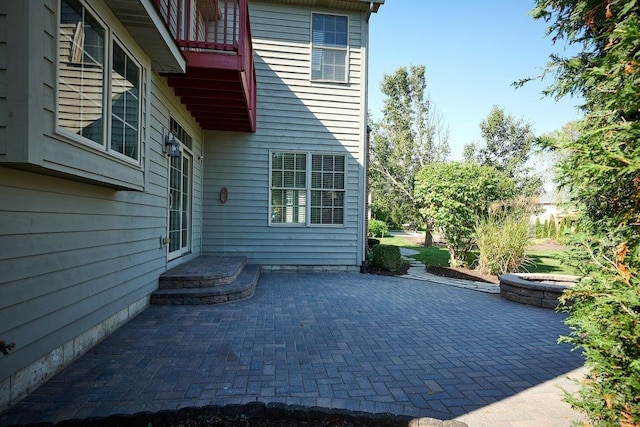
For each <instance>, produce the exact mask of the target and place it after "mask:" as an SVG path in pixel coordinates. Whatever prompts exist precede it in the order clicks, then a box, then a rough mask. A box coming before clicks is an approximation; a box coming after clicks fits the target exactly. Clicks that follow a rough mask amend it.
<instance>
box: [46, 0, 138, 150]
mask: <svg viewBox="0 0 640 427" xmlns="http://www.w3.org/2000/svg"><path fill="white" fill-rule="evenodd" d="M59 31H60V34H59V40H58V55H59V58H58V67H59V68H58V126H59V128H61V129H63V130H65V131H67V132H70V133H72V134H74V135H77V136H78V137H79V139H80V140H83V141H89V142H91V143H94V144H95V145H96V146H97V147H102V148H103V149H104V150H105V151H109V152H111V153H118V155H123V156H126V157H127V158H130V159H133V160H136V161H139V160H140V116H141V114H140V111H141V102H140V88H141V81H142V67H141V66H140V64H139V63H138V62H137V61H136V60H135V59H134V58H133V57H132V56H131V55H130V54H129V53H128V52H127V51H126V50H125V49H124V48H123V47H122V46H121V45H120V44H119V43H118V42H117V40H116V38H115V36H114V35H113V33H112V32H111V31H109V29H108V28H107V27H106V25H105V24H104V23H103V22H102V21H101V20H100V19H99V18H98V17H97V16H96V15H94V14H93V13H92V12H91V11H90V10H89V9H88V8H87V7H85V5H84V4H83V3H82V2H81V1H80V0H61V2H60V28H59ZM106 141H108V143H106Z"/></svg>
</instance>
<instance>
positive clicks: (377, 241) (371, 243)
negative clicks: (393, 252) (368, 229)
mask: <svg viewBox="0 0 640 427" xmlns="http://www.w3.org/2000/svg"><path fill="white" fill-rule="evenodd" d="M379 244H380V239H374V238H373V237H369V238H368V239H367V249H369V250H371V248H373V247H374V246H375V245H379Z"/></svg>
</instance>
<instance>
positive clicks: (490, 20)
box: [369, 0, 579, 159]
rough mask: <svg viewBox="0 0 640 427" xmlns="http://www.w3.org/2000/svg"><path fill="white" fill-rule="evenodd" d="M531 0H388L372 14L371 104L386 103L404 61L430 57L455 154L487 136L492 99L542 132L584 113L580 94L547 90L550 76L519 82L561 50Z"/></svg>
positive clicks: (430, 74)
mask: <svg viewBox="0 0 640 427" xmlns="http://www.w3.org/2000/svg"><path fill="white" fill-rule="evenodd" d="M533 4H534V3H533V1H525V0H483V1H479V0H457V1H452V2H447V1H434V0H386V2H385V4H384V5H382V7H380V10H379V11H378V13H377V14H374V15H373V16H372V18H371V26H370V47H369V109H370V110H371V112H372V114H373V117H374V119H379V118H380V116H381V110H382V102H383V100H382V94H381V92H380V82H381V81H382V76H383V74H385V73H386V74H392V73H393V72H394V71H395V70H396V69H397V68H398V67H401V66H407V67H408V66H409V65H412V64H413V65H418V64H424V65H425V66H426V79H427V91H428V92H429V95H430V97H431V100H432V101H433V102H434V103H435V105H436V107H437V109H438V110H439V111H440V113H441V114H442V115H443V116H444V121H445V123H446V124H447V125H448V126H449V128H450V132H451V133H450V143H451V155H452V158H454V159H459V158H460V157H461V154H462V147H463V146H464V145H465V144H467V143H469V142H471V141H478V142H480V141H481V140H482V139H481V137H480V128H479V124H480V122H481V121H482V120H483V119H484V118H486V117H487V115H488V114H489V111H490V110H491V107H492V106H493V105H499V106H501V107H502V108H504V110H505V111H506V112H507V113H508V114H511V115H513V116H515V117H516V118H518V119H520V118H523V119H525V120H527V121H529V122H530V123H531V124H532V126H533V129H534V132H535V133H536V134H537V135H539V134H543V133H546V132H551V131H554V130H558V129H560V128H561V127H562V126H563V125H564V124H565V123H567V122H569V121H571V120H575V119H577V118H579V112H578V110H577V109H576V108H575V106H576V105H577V104H579V100H576V99H570V98H567V99H563V100H560V101H558V102H556V101H555V100H553V99H552V98H543V97H542V95H541V93H540V92H541V90H542V89H543V88H544V87H545V86H547V84H548V83H550V81H543V82H541V83H539V82H532V83H529V84H527V85H526V86H525V87H523V88H520V89H515V88H514V87H512V86H511V83H512V82H514V81H516V80H519V79H521V78H525V77H530V76H535V75H538V74H540V72H541V71H542V69H543V67H544V66H545V64H546V63H547V62H548V59H549V54H551V53H563V49H564V47H565V46H564V44H563V43H560V44H556V45H554V44H553V43H552V41H551V37H546V36H545V31H546V23H545V22H542V21H534V20H533V19H532V18H531V17H530V16H529V11H530V10H531V9H532V8H533Z"/></svg>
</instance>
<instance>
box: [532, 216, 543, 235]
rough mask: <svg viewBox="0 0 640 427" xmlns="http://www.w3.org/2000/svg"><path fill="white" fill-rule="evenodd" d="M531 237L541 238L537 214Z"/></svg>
mask: <svg viewBox="0 0 640 427" xmlns="http://www.w3.org/2000/svg"><path fill="white" fill-rule="evenodd" d="M533 230H534V231H533V237H535V238H536V239H541V238H542V223H541V222H540V217H539V216H537V217H536V225H535V228H534V229H533Z"/></svg>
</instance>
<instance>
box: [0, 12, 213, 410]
mask: <svg viewBox="0 0 640 427" xmlns="http://www.w3.org/2000/svg"><path fill="white" fill-rule="evenodd" d="M57 4H58V2H57V1H54V0H44V1H35V0H32V1H28V2H23V0H0V137H1V139H0V201H1V202H0V340H4V341H6V342H7V343H15V349H14V350H13V351H12V352H10V353H9V354H8V355H0V411H1V410H2V409H4V408H6V407H7V406H8V405H9V404H10V403H11V402H14V401H16V400H17V399H19V398H20V397H22V396H23V395H24V394H26V393H27V392H29V391H31V390H32V389H33V388H35V387H37V386H38V385H39V384H40V383H42V382H43V381H44V380H46V379H47V378H48V377H50V376H51V375H53V374H54V373H56V372H57V371H59V370H60V369H61V368H62V367H64V366H65V365H66V364H68V363H70V362H71V361H72V360H73V359H75V358H76V357H78V356H79V355H81V354H82V353H84V352H85V351H86V350H87V349H89V348H90V347H91V346H92V345H94V344H95V343H97V342H98V341H99V340H101V339H102V338H103V337H105V336H106V335H108V334H109V333H111V332H112V331H113V330H115V329H116V328H117V327H118V326H120V325H121V324H123V323H125V322H126V321H127V320H128V319H130V318H131V317H133V316H135V315H136V314H138V313H139V312H140V311H142V310H143V309H144V308H145V307H146V306H147V305H148V303H149V294H150V293H151V292H153V291H154V290H155V289H157V287H158V277H159V275H160V274H161V273H162V272H164V271H165V270H166V269H167V268H170V267H171V266H172V265H175V264H178V263H181V262H184V261H186V260H188V259H191V258H193V257H195V256H197V255H198V254H199V251H200V245H201V235H200V230H201V218H202V196H201V193H202V174H203V170H202V164H201V163H200V162H198V161H194V162H193V165H194V168H193V169H194V171H193V174H194V177H193V183H192V192H191V195H192V200H193V202H192V224H191V228H192V230H193V237H192V246H191V253H190V254H188V255H186V256H184V257H182V258H180V259H177V260H174V261H171V262H168V261H167V257H168V254H167V246H166V245H163V244H162V243H161V238H162V237H164V236H167V204H168V190H167V182H168V159H167V156H166V155H165V154H164V153H163V140H164V135H166V133H167V129H168V127H169V120H170V116H171V117H174V118H175V119H176V120H177V121H178V122H179V123H180V124H181V125H182V126H183V127H184V128H185V130H187V131H188V132H189V133H190V134H191V136H192V137H193V153H192V154H193V157H194V159H195V160H197V159H198V158H199V157H200V156H201V155H202V143H201V141H202V130H201V129H200V128H199V127H198V125H197V123H195V122H194V121H193V119H192V118H191V116H190V115H189V113H188V112H186V111H185V109H184V108H183V107H182V106H181V104H180V103H179V100H178V99H176V98H175V96H174V95H173V94H172V91H171V90H170V89H169V88H168V87H167V84H166V79H165V78H163V77H161V76H159V75H158V74H157V73H155V72H153V70H152V69H151V60H150V58H149V57H148V56H147V55H146V54H145V51H144V49H143V47H140V46H138V45H137V44H136V43H135V41H134V40H133V38H131V37H130V36H128V34H127V33H126V31H125V30H124V29H123V28H122V26H120V25H119V22H118V21H117V19H116V18H115V17H114V16H113V15H112V14H111V13H110V10H109V9H108V8H107V7H106V6H105V5H104V4H102V3H101V2H99V1H92V2H91V4H92V6H94V7H95V11H96V13H98V14H99V16H100V17H101V18H102V19H103V20H104V22H105V23H106V24H107V26H108V27H110V28H111V27H113V28H117V29H118V37H119V39H120V40H121V42H122V44H123V45H125V46H126V48H127V49H129V51H130V52H131V53H132V54H133V55H134V56H135V58H136V59H137V60H138V61H139V62H140V63H141V65H142V67H143V69H144V71H143V75H144V78H143V85H142V96H141V98H142V99H143V103H142V123H143V125H142V126H141V130H142V140H143V144H142V146H141V160H140V164H139V165H134V166H131V165H125V166H124V167H122V168H121V167H119V166H118V167H112V166H106V167H105V168H102V166H103V163H112V164H115V165H120V166H121V165H122V162H121V161H119V160H117V161H114V160H113V159H111V158H107V157H108V154H106V153H96V152H95V151H93V150H91V148H90V147H86V146H83V145H82V144H78V143H74V142H70V141H68V139H66V138H65V137H64V136H63V135H60V134H59V133H57V131H56V128H55V123H56V118H55V111H56V105H57V101H56V84H57V83H56V82H57V74H56V73H57V67H56V49H57V44H56V34H57V7H58V6H57ZM10 22H13V23H18V24H24V23H28V25H13V24H11V25H9V23H10ZM4 23H7V26H5V25H4ZM24 43H27V44H28V45H29V46H39V47H38V48H37V49H32V50H28V49H25V50H22V49H23V48H24ZM18 52H20V53H21V55H19V54H18ZM21 72H24V73H26V75H27V76H28V78H27V77H24V78H21V77H20V76H18V74H19V73H21ZM26 94H28V96H26ZM6 117H9V119H7V121H5V118H6ZM16 117H18V118H19V119H20V120H16ZM7 144H11V145H12V147H9V150H5V151H8V152H11V153H12V155H14V156H15V155H18V154H19V153H18V152H19V150H20V149H22V148H24V147H27V150H28V151H35V152H38V154H37V155H36V156H35V157H33V155H32V154H33V153H29V152H27V153H22V154H19V155H18V157H20V156H21V158H13V159H11V161H6V160H7V159H6V157H7V156H4V157H5V158H4V160H5V162H4V163H2V157H3V154H6V153H3V152H2V148H3V147H6V145H7ZM16 153H18V154H16ZM65 156H66V157H65ZM35 158H37V159H40V160H37V161H34V162H31V160H33V159H35ZM43 159H44V160H43ZM100 159H102V160H103V161H102V162H101V161H100ZM55 162H59V166H60V167H59V168H58V166H53V167H52V168H48V167H47V168H42V167H41V166H42V165H43V164H44V163H51V164H53V163H55ZM63 169H64V170H63ZM130 171H133V175H130ZM119 172H121V173H122V174H121V175H117V176H116V175H113V176H107V177H106V178H105V180H102V179H101V178H96V176H97V175H99V174H102V173H105V174H109V173H112V174H117V173H119ZM132 176H133V178H132ZM88 178H89V179H88ZM116 181H120V184H117V185H115V186H114V185H113V183H114V182H116ZM132 182H133V184H134V185H131V183H132ZM123 187H124V188H127V187H133V188H135V190H131V189H124V188H123Z"/></svg>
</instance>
